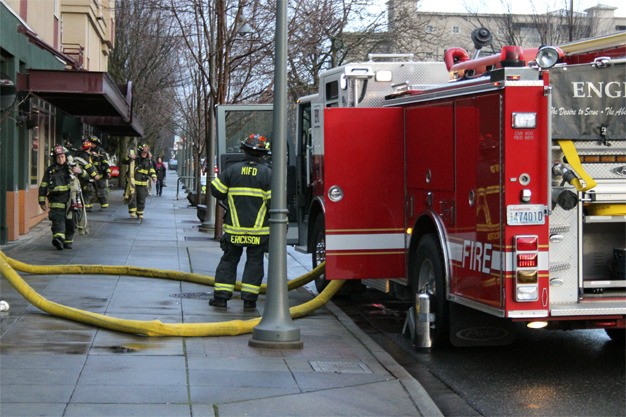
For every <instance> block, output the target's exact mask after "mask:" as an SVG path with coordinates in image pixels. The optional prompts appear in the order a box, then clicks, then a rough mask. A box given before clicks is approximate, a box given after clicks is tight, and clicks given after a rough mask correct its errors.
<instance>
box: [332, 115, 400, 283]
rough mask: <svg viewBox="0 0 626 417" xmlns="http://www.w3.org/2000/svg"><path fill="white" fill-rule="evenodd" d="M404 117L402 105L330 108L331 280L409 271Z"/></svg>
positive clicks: (364, 277)
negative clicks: (398, 106)
mask: <svg viewBox="0 0 626 417" xmlns="http://www.w3.org/2000/svg"><path fill="white" fill-rule="evenodd" d="M402 117H403V116H402V109H400V108H388V109H387V108H385V109H380V108H376V109H373V108H360V109H355V108H330V109H326V110H325V113H324V201H325V207H326V220H325V221H326V275H327V278H329V279H370V278H401V277H404V276H405V266H404V265H405V234H404V156H403V155H404V145H403V127H402V126H403V124H402Z"/></svg>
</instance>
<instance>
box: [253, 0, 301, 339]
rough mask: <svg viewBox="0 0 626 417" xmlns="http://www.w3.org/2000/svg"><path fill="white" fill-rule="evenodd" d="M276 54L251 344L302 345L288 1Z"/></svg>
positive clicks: (280, 10)
mask: <svg viewBox="0 0 626 417" xmlns="http://www.w3.org/2000/svg"><path fill="white" fill-rule="evenodd" d="M275 36H276V37H275V51H276V56H275V58H274V140H273V141H272V154H273V155H274V158H273V163H272V203H271V207H270V211H269V213H270V241H269V248H270V253H269V264H268V277H267V297H266V301H265V309H264V311H263V317H262V318H261V322H260V323H259V324H258V325H257V326H256V327H255V328H254V329H252V339H250V340H249V342H248V345H249V346H252V347H261V348H269V349H302V346H303V343H302V340H300V328H298V327H296V326H295V325H294V324H293V321H292V320H291V315H290V314H289V302H288V301H289V300H288V294H287V292H288V289H287V225H288V222H289V220H288V219H287V213H288V210H287V195H286V194H287V193H286V190H287V184H286V178H287V161H286V159H285V158H286V155H287V3H286V1H285V0H277V2H276V35H275Z"/></svg>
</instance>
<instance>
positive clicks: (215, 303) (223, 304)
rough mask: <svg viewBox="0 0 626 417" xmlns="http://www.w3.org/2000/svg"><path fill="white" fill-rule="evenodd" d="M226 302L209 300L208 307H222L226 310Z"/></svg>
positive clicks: (221, 299) (223, 300)
mask: <svg viewBox="0 0 626 417" xmlns="http://www.w3.org/2000/svg"><path fill="white" fill-rule="evenodd" d="M226 304H227V302H226V300H225V299H223V298H211V299H210V300H209V305H210V306H213V307H223V308H226Z"/></svg>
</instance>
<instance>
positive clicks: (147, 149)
mask: <svg viewBox="0 0 626 417" xmlns="http://www.w3.org/2000/svg"><path fill="white" fill-rule="evenodd" d="M144 151H145V152H150V145H148V144H147V143H142V144H141V145H139V146H137V152H138V153H142V152H144Z"/></svg>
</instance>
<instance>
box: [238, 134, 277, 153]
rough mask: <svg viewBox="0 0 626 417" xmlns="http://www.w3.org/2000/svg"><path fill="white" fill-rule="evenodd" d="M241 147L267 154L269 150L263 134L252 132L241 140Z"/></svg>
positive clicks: (245, 149) (268, 144)
mask: <svg viewBox="0 0 626 417" xmlns="http://www.w3.org/2000/svg"><path fill="white" fill-rule="evenodd" d="M241 149H243V150H244V151H253V152H258V153H263V154H267V153H269V151H270V143H269V141H268V140H267V138H266V137H265V136H263V135H259V134H257V133H253V134H251V135H250V136H248V137H247V138H246V139H244V140H243V141H242V142H241Z"/></svg>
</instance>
